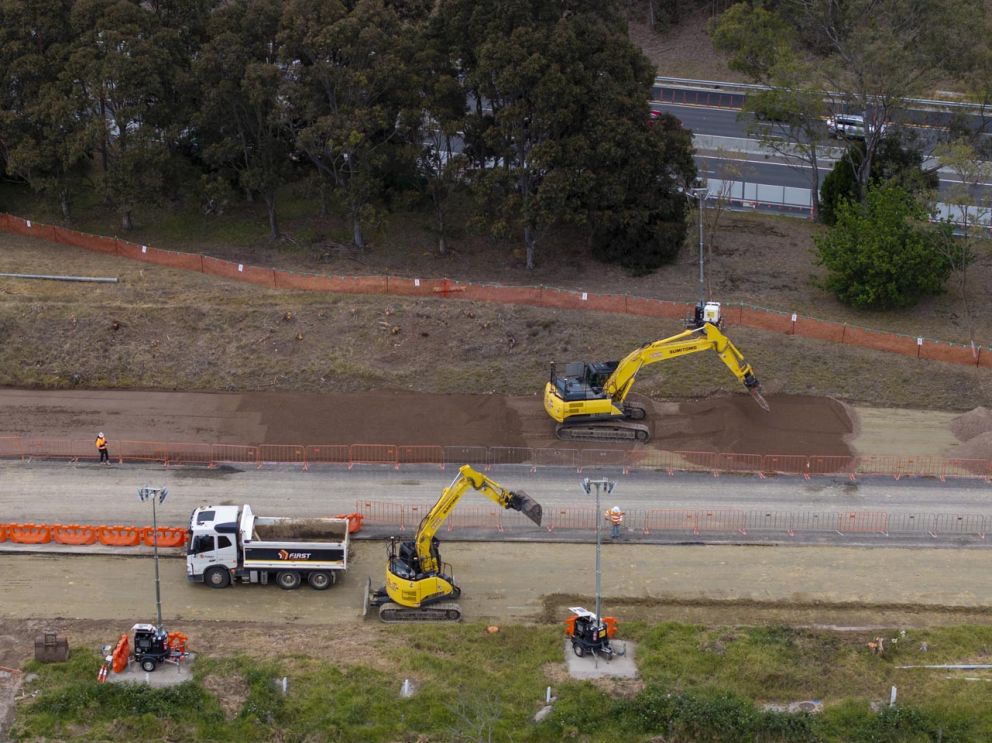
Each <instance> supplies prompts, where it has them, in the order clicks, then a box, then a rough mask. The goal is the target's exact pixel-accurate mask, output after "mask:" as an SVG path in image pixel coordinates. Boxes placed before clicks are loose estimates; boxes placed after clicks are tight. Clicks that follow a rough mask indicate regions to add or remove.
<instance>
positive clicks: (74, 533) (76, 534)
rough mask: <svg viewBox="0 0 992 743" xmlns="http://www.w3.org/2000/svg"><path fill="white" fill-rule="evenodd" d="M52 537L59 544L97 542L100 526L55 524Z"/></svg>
mask: <svg viewBox="0 0 992 743" xmlns="http://www.w3.org/2000/svg"><path fill="white" fill-rule="evenodd" d="M51 531H52V539H53V540H54V541H55V542H57V543H58V544H73V545H81V544H96V540H97V538H98V537H99V533H98V532H99V527H96V526H80V525H79V524H53V525H52V530H51Z"/></svg>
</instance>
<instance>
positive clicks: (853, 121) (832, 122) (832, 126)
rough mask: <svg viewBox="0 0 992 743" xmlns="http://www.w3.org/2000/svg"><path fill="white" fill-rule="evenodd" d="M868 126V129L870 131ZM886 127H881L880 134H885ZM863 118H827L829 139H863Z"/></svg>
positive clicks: (835, 115) (858, 116)
mask: <svg viewBox="0 0 992 743" xmlns="http://www.w3.org/2000/svg"><path fill="white" fill-rule="evenodd" d="M870 128H871V127H870V125H869V129H870ZM886 129H887V126H886V125H885V124H882V125H881V130H880V133H881V134H883V135H884V134H885V130H886ZM865 131H866V129H865V118H864V116H860V115H858V114H834V115H833V116H830V117H828V118H827V132H828V133H829V134H830V136H831V137H837V138H839V139H864V138H865Z"/></svg>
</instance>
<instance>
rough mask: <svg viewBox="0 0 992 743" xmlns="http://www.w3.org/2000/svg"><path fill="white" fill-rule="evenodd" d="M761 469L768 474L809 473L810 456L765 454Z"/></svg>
mask: <svg viewBox="0 0 992 743" xmlns="http://www.w3.org/2000/svg"><path fill="white" fill-rule="evenodd" d="M761 471H762V472H766V473H768V474H783V475H807V474H808V473H809V457H807V456H806V455H804V454H765V455H764V456H763V457H762V458H761Z"/></svg>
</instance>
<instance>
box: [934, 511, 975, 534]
mask: <svg viewBox="0 0 992 743" xmlns="http://www.w3.org/2000/svg"><path fill="white" fill-rule="evenodd" d="M986 527H987V522H986V518H985V517H984V516H981V515H978V514H951V513H938V514H934V519H933V527H932V529H931V531H932V533H933V534H934V535H935V536H947V535H961V536H976V537H980V538H982V539H985V535H986V534H987V533H988V532H987V528H986Z"/></svg>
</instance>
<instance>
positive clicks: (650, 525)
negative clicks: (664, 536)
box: [642, 508, 697, 534]
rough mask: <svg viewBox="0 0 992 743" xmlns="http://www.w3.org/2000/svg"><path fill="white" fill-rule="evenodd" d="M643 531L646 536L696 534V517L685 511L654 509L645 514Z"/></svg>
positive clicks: (691, 512) (692, 513)
mask: <svg viewBox="0 0 992 743" xmlns="http://www.w3.org/2000/svg"><path fill="white" fill-rule="evenodd" d="M642 531H643V532H644V533H645V534H653V533H656V532H665V531H679V532H688V533H690V534H696V533H697V532H696V515H695V513H694V512H693V511H687V510H684V509H669V508H664V509H652V510H650V511H648V512H647V513H645V514H644V525H643V527H642Z"/></svg>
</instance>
